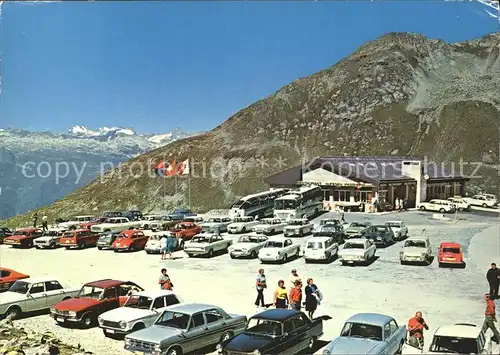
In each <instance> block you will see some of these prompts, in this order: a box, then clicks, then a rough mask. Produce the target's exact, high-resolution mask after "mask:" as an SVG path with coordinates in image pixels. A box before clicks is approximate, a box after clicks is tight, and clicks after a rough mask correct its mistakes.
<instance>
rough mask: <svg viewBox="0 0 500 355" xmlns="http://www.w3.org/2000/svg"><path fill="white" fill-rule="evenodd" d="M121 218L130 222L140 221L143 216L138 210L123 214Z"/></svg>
mask: <svg viewBox="0 0 500 355" xmlns="http://www.w3.org/2000/svg"><path fill="white" fill-rule="evenodd" d="M123 217H127V218H128V219H130V220H131V221H140V220H141V219H142V217H143V214H142V212H141V211H139V210H130V211H127V212H125V213H124V214H123Z"/></svg>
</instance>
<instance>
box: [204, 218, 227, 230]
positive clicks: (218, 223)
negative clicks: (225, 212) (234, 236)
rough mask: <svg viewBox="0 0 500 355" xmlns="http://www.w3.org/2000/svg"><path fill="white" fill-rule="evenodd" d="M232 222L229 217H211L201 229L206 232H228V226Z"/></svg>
mask: <svg viewBox="0 0 500 355" xmlns="http://www.w3.org/2000/svg"><path fill="white" fill-rule="evenodd" d="M230 224H231V218H229V217H210V218H209V219H208V220H207V221H206V222H203V223H202V224H201V230H202V231H203V232H205V233H217V232H221V233H223V232H227V226H228V225H230Z"/></svg>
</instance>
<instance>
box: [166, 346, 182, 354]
mask: <svg viewBox="0 0 500 355" xmlns="http://www.w3.org/2000/svg"><path fill="white" fill-rule="evenodd" d="M165 355H182V349H181V348H179V347H178V346H174V347H171V348H170V349H168V351H167V352H166V354H165Z"/></svg>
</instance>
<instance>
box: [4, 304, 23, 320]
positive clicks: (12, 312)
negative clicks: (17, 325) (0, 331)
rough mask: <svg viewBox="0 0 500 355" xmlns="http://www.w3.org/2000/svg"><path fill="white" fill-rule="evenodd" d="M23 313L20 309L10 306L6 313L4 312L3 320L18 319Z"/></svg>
mask: <svg viewBox="0 0 500 355" xmlns="http://www.w3.org/2000/svg"><path fill="white" fill-rule="evenodd" d="M22 313H23V312H22V311H21V308H19V307H18V306H12V307H10V308H9V309H8V310H7V312H5V318H7V319H18V318H19V317H21V314H22Z"/></svg>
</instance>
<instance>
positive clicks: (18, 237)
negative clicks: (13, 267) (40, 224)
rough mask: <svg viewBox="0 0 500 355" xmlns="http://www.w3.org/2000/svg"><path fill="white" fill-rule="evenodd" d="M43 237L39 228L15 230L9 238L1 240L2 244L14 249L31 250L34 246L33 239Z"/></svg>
mask: <svg viewBox="0 0 500 355" xmlns="http://www.w3.org/2000/svg"><path fill="white" fill-rule="evenodd" d="M42 235H43V232H42V230H41V229H40V228H21V229H16V231H15V232H14V233H12V235H11V236H10V237H7V238H5V239H4V240H3V242H4V244H6V245H11V246H12V247H14V248H31V247H33V246H34V245H35V239H36V238H39V237H41V236H42Z"/></svg>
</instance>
